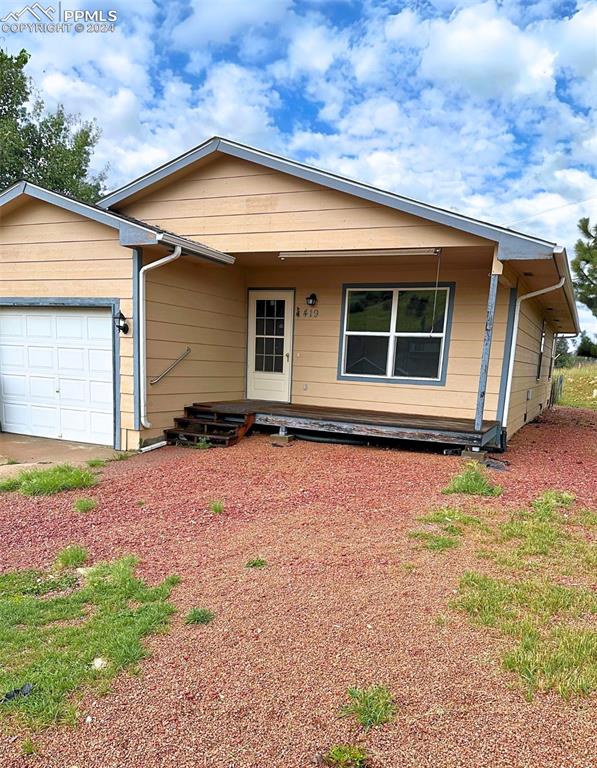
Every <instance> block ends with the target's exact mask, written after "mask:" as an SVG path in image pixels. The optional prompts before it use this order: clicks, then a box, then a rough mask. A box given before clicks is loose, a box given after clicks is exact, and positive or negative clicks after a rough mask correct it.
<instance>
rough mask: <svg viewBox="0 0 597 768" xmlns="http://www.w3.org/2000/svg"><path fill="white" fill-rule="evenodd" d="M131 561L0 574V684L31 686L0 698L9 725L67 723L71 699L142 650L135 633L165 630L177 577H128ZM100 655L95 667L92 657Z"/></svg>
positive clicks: (73, 707) (100, 685)
mask: <svg viewBox="0 0 597 768" xmlns="http://www.w3.org/2000/svg"><path fill="white" fill-rule="evenodd" d="M135 565H136V561H135V558H133V557H124V558H121V559H119V560H116V561H114V562H111V563H100V564H97V565H95V566H93V567H92V568H90V570H89V572H88V573H87V574H86V575H85V577H84V578H81V577H77V575H75V574H74V573H73V572H72V571H71V572H68V573H59V574H57V575H56V574H48V573H44V572H41V571H15V572H11V573H6V574H3V575H0V692H1V693H6V692H9V691H13V690H16V689H20V688H22V687H23V686H24V685H25V684H30V685H31V686H32V688H31V693H30V694H29V695H27V696H17V697H15V698H13V699H11V700H10V701H5V702H4V703H3V704H1V705H0V718H2V717H5V718H7V719H8V720H9V722H14V724H15V725H16V726H17V727H22V726H23V725H27V726H30V727H44V726H49V725H52V724H56V723H73V722H75V721H76V719H77V699H78V698H79V697H80V696H81V695H82V694H83V692H84V691H85V690H86V689H88V687H90V686H92V687H95V688H96V689H98V690H100V691H105V690H106V687H107V685H108V684H109V681H110V680H111V679H112V678H113V677H114V676H115V675H116V674H118V672H120V671H121V670H123V669H127V668H129V669H130V668H131V667H132V666H133V665H134V664H136V663H137V662H139V661H140V660H141V659H142V658H144V657H145V656H146V650H145V648H144V646H143V643H142V639H143V638H144V637H146V636H147V635H151V634H154V633H155V632H158V631H162V630H165V629H166V627H167V624H168V619H169V616H170V615H171V614H172V613H173V612H174V607H173V606H172V605H171V604H170V603H169V602H168V597H169V595H170V592H171V590H172V587H173V586H174V584H176V583H178V579H177V577H174V576H172V577H169V578H168V579H165V580H164V581H163V582H162V583H161V584H160V585H158V586H155V587H151V586H148V585H147V584H145V582H143V581H141V580H140V579H137V578H136V577H135V574H134V572H135ZM98 657H101V658H103V659H106V661H107V662H108V664H107V666H106V667H105V668H103V669H101V670H98V669H95V668H94V667H93V660H94V659H95V658H98Z"/></svg>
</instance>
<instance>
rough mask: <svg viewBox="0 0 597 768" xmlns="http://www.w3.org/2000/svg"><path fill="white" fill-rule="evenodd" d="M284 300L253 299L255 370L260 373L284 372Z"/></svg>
mask: <svg viewBox="0 0 597 768" xmlns="http://www.w3.org/2000/svg"><path fill="white" fill-rule="evenodd" d="M285 311H286V301H285V300H284V299H257V300H256V301H255V370H256V371H260V372H262V373H283V372H284V331H285Z"/></svg>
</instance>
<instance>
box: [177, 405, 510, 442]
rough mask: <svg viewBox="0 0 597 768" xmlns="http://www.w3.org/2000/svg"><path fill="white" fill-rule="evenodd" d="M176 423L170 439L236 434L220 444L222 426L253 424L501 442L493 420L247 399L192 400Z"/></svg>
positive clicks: (421, 438)
mask: <svg viewBox="0 0 597 768" xmlns="http://www.w3.org/2000/svg"><path fill="white" fill-rule="evenodd" d="M210 421H211V422H212V423H211V424H210ZM175 423H176V427H175V428H174V429H168V430H166V437H167V439H168V440H169V441H171V442H176V441H180V442H194V441H196V440H198V439H200V438H201V437H206V436H208V437H211V436H212V435H213V433H214V432H216V433H219V436H220V437H221V438H222V440H221V442H222V443H224V444H231V443H232V442H236V439H234V438H235V437H237V436H236V435H232V434H231V435H230V438H231V439H229V440H228V442H224V440H225V439H226V437H227V436H225V435H224V433H225V432H226V427H228V428H229V429H230V432H231V433H232V432H233V431H234V429H235V428H239V427H240V428H241V429H242V427H246V429H245V431H247V430H248V429H250V427H251V426H253V424H254V425H257V426H259V425H262V426H267V427H285V428H286V429H288V430H290V431H291V432H295V431H298V432H301V431H303V432H323V433H329V434H335V435H344V436H359V437H370V438H386V439H394V440H413V441H421V442H435V443H440V444H443V443H445V444H448V445H457V446H462V447H476V448H481V447H483V446H486V445H489V444H495V443H496V442H497V443H499V431H500V425H499V422H497V421H483V424H482V426H481V429H479V430H477V429H475V421H474V419H466V418H453V417H439V416H427V415H413V414H406V413H392V412H390V411H377V410H366V409H356V408H335V407H334V408H332V407H328V406H315V405H301V404H298V403H296V404H295V403H281V402H275V401H271V400H247V399H239V400H228V401H215V402H208V403H205V402H203V403H194V404H193V405H192V406H187V407H186V408H185V415H184V416H183V417H180V418H177V419H175ZM210 427H213V429H210ZM216 436H218V435H216ZM216 442H217V441H216Z"/></svg>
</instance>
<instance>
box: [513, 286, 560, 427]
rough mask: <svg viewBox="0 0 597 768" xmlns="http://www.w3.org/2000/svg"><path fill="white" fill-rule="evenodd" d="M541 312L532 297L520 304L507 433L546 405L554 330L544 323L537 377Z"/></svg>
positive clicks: (549, 387) (548, 393) (521, 424)
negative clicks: (543, 340)
mask: <svg viewBox="0 0 597 768" xmlns="http://www.w3.org/2000/svg"><path fill="white" fill-rule="evenodd" d="M542 328H543V312H542V309H541V305H540V304H538V303H537V302H535V301H533V300H532V299H531V300H529V301H523V302H522V303H521V305H520V317H519V323H518V338H517V340H516V352H515V357H514V370H513V373H512V391H511V394H510V407H509V409H508V418H507V425H508V437H509V438H510V437H512V435H513V434H514V433H515V432H517V431H518V430H519V429H520V428H521V427H523V426H524V425H525V424H527V423H529V422H531V421H533V419H535V418H537V416H538V415H539V414H540V413H541V411H542V410H543V409H544V408H546V407H547V405H548V402H549V395H550V389H551V379H549V378H548V376H549V371H550V363H551V353H552V346H553V330H552V329H551V328H550V326H549V325H546V326H545V332H546V333H545V347H544V350H543V358H542V363H541V374H540V376H539V378H537V366H538V364H539V349H540V344H541V331H542Z"/></svg>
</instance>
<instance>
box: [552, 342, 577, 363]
mask: <svg viewBox="0 0 597 768" xmlns="http://www.w3.org/2000/svg"><path fill="white" fill-rule="evenodd" d="M572 363H573V359H572V353H571V352H570V347H569V346H568V340H567V339H563V338H562V337H561V336H560V337H559V338H558V339H556V357H555V367H556V368H570V367H571V366H572Z"/></svg>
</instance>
